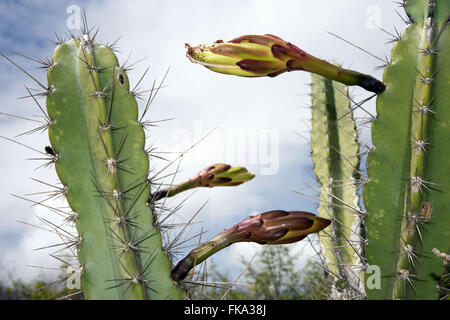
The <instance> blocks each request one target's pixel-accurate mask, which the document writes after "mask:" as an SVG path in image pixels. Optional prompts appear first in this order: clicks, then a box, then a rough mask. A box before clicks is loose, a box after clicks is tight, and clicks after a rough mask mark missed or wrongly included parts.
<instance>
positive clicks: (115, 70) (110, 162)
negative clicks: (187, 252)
mask: <svg viewBox="0 0 450 320" xmlns="http://www.w3.org/2000/svg"><path fill="white" fill-rule="evenodd" d="M52 61H53V65H52V66H51V67H50V68H49V69H48V73H47V79H48V88H49V90H48V93H47V100H46V103H47V112H48V115H49V117H50V119H51V121H52V125H51V126H50V127H49V138H50V142H51V145H52V149H53V151H54V153H55V156H54V158H55V161H54V163H55V168H56V171H57V173H58V176H59V178H60V180H61V183H62V184H63V185H64V186H65V187H66V188H67V193H66V199H67V202H68V203H69V205H70V207H71V209H72V211H73V212H74V213H76V217H75V224H76V228H77V231H78V235H79V238H78V243H77V244H76V245H77V252H78V258H79V262H80V265H81V268H82V272H81V287H82V290H83V294H84V295H85V297H86V298H88V299H146V298H149V299H164V298H168V297H171V298H175V299H177V298H178V299H179V298H181V297H182V292H181V290H180V289H179V288H178V287H177V286H176V285H175V284H174V283H173V282H171V281H170V277H169V275H170V268H171V264H170V261H169V259H168V257H167V256H166V255H165V253H164V252H163V251H162V248H161V235H160V233H159V232H158V230H157V229H155V228H154V226H153V224H154V221H153V216H152V211H151V209H150V207H149V206H147V205H146V203H147V199H148V197H149V193H150V191H149V185H148V183H147V174H148V170H149V162H148V155H147V154H146V152H145V151H144V145H145V134H144V130H143V128H142V125H141V124H140V122H139V121H138V109H137V103H136V100H135V98H134V96H133V94H132V93H131V92H130V87H129V81H128V77H127V75H126V72H125V70H124V69H123V68H121V67H120V66H119V64H118V61H117V59H116V57H115V55H114V52H113V51H112V50H111V49H110V48H108V47H106V46H103V45H100V44H98V43H96V42H95V40H94V39H93V38H91V37H90V35H89V33H85V34H84V35H83V36H82V37H79V38H73V39H71V40H70V41H68V42H66V43H62V44H60V45H59V46H58V47H57V48H56V49H55V51H54V53H53V57H52ZM156 275H158V276H157V277H156Z"/></svg>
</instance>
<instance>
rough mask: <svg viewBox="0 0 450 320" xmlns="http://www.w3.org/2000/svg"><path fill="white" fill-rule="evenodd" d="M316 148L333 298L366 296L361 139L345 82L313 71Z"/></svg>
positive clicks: (325, 252)
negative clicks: (360, 195)
mask: <svg viewBox="0 0 450 320" xmlns="http://www.w3.org/2000/svg"><path fill="white" fill-rule="evenodd" d="M311 92H312V93H311V100H312V105H311V112H312V119H311V128H312V130H311V151H312V160H313V163H314V172H315V174H316V177H317V179H318V181H319V183H320V184H321V189H320V203H319V208H318V215H319V216H321V217H325V218H327V219H331V220H332V221H333V222H332V225H331V228H328V229H327V230H324V231H321V232H320V233H319V237H320V241H321V246H322V253H323V255H324V257H325V265H326V266H325V268H326V271H327V272H328V273H329V274H330V275H331V277H332V278H333V280H334V281H333V284H334V285H333V287H332V292H331V297H332V298H338V297H342V298H345V299H361V298H362V297H364V285H363V283H362V281H361V276H362V270H363V268H364V267H363V261H362V260H361V258H362V254H363V253H362V240H363V239H362V236H361V230H360V226H361V222H362V218H363V217H364V214H363V212H362V210H361V209H360V208H359V198H358V194H357V192H358V185H360V184H361V181H363V180H364V174H363V173H362V172H360V171H359V169H358V167H359V160H360V159H359V156H358V154H359V145H358V142H357V139H358V136H357V131H356V126H355V122H354V120H353V117H352V116H351V115H352V110H351V107H350V98H349V96H348V92H347V88H346V86H345V85H343V84H340V83H337V82H335V81H332V80H330V79H326V78H324V77H321V76H317V75H312V85H311Z"/></svg>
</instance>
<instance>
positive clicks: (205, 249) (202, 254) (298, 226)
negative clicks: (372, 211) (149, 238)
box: [172, 210, 331, 282]
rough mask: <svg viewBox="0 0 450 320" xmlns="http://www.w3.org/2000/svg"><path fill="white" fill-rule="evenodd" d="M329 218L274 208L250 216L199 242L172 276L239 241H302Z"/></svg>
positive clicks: (184, 273) (179, 277) (177, 276)
mask: <svg viewBox="0 0 450 320" xmlns="http://www.w3.org/2000/svg"><path fill="white" fill-rule="evenodd" d="M330 223H331V221H330V220H328V219H324V218H321V217H317V216H315V215H314V214H312V213H310V212H304V211H290V212H287V211H282V210H274V211H269V212H264V213H261V214H258V215H256V216H250V217H247V218H246V219H245V220H243V221H241V222H240V223H238V224H236V225H234V226H232V227H231V228H228V229H226V230H224V231H222V232H220V233H219V234H217V235H216V236H215V237H213V238H212V239H210V240H209V241H207V242H205V243H203V244H201V245H199V246H198V247H197V248H196V249H194V250H192V251H191V252H190V253H189V254H188V255H187V256H186V257H185V258H184V259H182V260H181V261H180V262H179V263H178V264H177V265H176V266H175V268H174V269H173V270H172V279H173V280H174V281H177V282H178V281H181V280H183V279H184V278H186V276H187V274H188V273H189V271H190V270H191V269H192V268H193V267H194V266H195V265H196V264H199V263H201V262H203V261H204V260H205V259H207V258H208V257H210V256H211V255H213V254H215V253H216V252H218V251H220V250H222V249H224V248H226V247H228V246H229V245H231V244H233V243H236V242H244V241H251V242H256V243H259V244H263V245H264V244H269V245H276V244H287V243H293V242H297V241H300V240H302V239H304V238H305V237H306V236H307V235H308V234H310V233H314V232H318V231H320V230H322V229H324V228H326V227H327V226H328V225H329V224H330Z"/></svg>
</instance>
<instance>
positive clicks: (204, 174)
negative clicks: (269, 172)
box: [150, 163, 255, 201]
mask: <svg viewBox="0 0 450 320" xmlns="http://www.w3.org/2000/svg"><path fill="white" fill-rule="evenodd" d="M254 177H255V175H254V174H252V173H250V172H248V171H247V169H245V168H242V167H231V166H230V165H228V164H224V163H218V164H213V165H212V166H209V167H208V168H205V169H203V170H202V171H200V172H198V173H197V174H196V175H195V177H192V178H191V179H189V180H187V181H185V182H183V183H180V184H178V185H174V186H171V187H169V188H167V189H164V190H158V191H157V192H155V193H154V194H152V195H151V197H150V200H151V201H158V200H160V199H162V198H165V197H167V198H170V197H173V196H175V195H177V194H178V193H180V192H183V191H187V190H189V189H193V188H197V187H209V188H213V187H218V186H221V187H234V186H238V185H240V184H242V183H244V182H246V181H249V180H251V179H253V178H254Z"/></svg>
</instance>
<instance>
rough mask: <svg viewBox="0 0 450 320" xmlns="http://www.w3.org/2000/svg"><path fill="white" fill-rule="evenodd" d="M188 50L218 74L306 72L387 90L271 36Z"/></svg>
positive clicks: (258, 36)
mask: <svg viewBox="0 0 450 320" xmlns="http://www.w3.org/2000/svg"><path fill="white" fill-rule="evenodd" d="M186 48H187V53H186V55H187V57H188V58H189V60H191V61H192V62H195V63H199V64H201V65H203V66H205V67H207V68H208V69H210V70H213V71H216V72H219V73H225V74H231V75H237V76H243V77H263V76H269V77H275V76H277V75H279V74H281V73H284V72H286V71H293V70H304V71H309V72H313V73H317V74H319V75H321V76H324V77H326V78H329V79H332V80H335V81H338V82H341V83H344V84H346V85H358V86H361V87H363V88H364V89H366V90H368V91H372V92H375V93H381V92H383V91H384V89H385V86H384V84H383V83H382V82H380V81H378V80H377V79H375V78H373V77H372V76H369V75H366V74H362V73H359V72H356V71H352V70H347V69H342V68H340V67H339V66H336V65H334V64H331V63H329V62H327V61H325V60H321V59H318V58H316V57H314V56H312V55H310V54H308V53H306V52H305V51H303V50H301V49H300V48H298V47H297V46H295V45H293V44H292V43H290V42H287V41H284V40H283V39H281V38H279V37H277V36H274V35H270V34H266V35H262V36H261V35H245V36H241V37H239V38H236V39H233V40H231V41H229V42H223V41H222V40H218V41H216V42H215V43H213V44H212V45H206V44H204V45H199V46H191V45H189V44H186Z"/></svg>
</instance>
